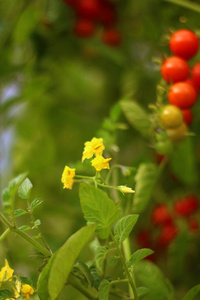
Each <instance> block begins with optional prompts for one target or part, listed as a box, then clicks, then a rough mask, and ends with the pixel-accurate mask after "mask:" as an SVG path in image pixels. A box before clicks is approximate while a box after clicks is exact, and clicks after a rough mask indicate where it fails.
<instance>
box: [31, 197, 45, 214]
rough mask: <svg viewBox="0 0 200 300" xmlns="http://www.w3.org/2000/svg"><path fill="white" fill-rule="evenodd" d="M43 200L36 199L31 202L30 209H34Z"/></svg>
mask: <svg viewBox="0 0 200 300" xmlns="http://www.w3.org/2000/svg"><path fill="white" fill-rule="evenodd" d="M42 202H43V200H42V199H34V200H33V201H32V202H31V204H30V209H31V211H33V210H34V209H35V208H36V207H37V206H38V205H40V204H41V203H42Z"/></svg>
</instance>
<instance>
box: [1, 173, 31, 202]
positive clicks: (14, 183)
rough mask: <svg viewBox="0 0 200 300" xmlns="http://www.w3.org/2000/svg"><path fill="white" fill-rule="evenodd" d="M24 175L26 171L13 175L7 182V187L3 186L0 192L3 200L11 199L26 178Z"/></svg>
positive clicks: (8, 200) (9, 200)
mask: <svg viewBox="0 0 200 300" xmlns="http://www.w3.org/2000/svg"><path fill="white" fill-rule="evenodd" d="M26 175H27V173H23V174H20V175H19V176H17V177H15V178H14V179H12V180H11V181H10V182H9V185H8V187H7V188H5V189H4V190H3V193H2V198H3V201H4V202H7V203H8V202H9V203H10V202H11V201H12V199H13V197H14V195H15V193H16V191H17V189H18V187H19V185H20V184H21V183H22V182H23V180H24V179H25V178H26Z"/></svg>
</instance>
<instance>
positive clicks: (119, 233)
mask: <svg viewBox="0 0 200 300" xmlns="http://www.w3.org/2000/svg"><path fill="white" fill-rule="evenodd" d="M138 217H139V215H128V216H125V217H123V218H122V219H120V220H119V221H118V222H117V224H116V225H115V228H114V235H115V239H116V241H117V242H119V243H122V242H123V241H124V240H125V239H126V238H127V237H128V236H129V234H130V233H131V231H132V229H133V227H134V225H135V224H136V222H137V220H138Z"/></svg>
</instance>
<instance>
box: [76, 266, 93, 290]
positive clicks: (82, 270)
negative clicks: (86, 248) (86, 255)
mask: <svg viewBox="0 0 200 300" xmlns="http://www.w3.org/2000/svg"><path fill="white" fill-rule="evenodd" d="M72 271H73V273H74V272H75V274H76V275H77V273H78V275H82V277H84V280H85V281H86V282H87V283H88V284H89V287H91V286H92V275H91V273H90V269H89V268H88V266H87V265H86V264H84V263H83V262H81V261H78V262H77V263H76V264H75V265H74V267H73V270H72ZM77 277H78V276H77ZM79 277H80V276H79Z"/></svg>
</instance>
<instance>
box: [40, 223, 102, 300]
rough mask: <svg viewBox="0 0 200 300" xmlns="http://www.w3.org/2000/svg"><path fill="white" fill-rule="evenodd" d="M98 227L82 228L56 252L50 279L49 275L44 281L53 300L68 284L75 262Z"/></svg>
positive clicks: (91, 225)
mask: <svg viewBox="0 0 200 300" xmlns="http://www.w3.org/2000/svg"><path fill="white" fill-rule="evenodd" d="M96 227H97V224H90V225H88V226H85V227H82V228H81V229H80V230H78V231H77V232H76V233H74V234H73V235H72V236H70V238H69V239H68V240H67V241H66V242H65V244H64V245H63V246H62V247H61V248H59V250H58V251H57V252H56V254H55V259H54V261H53V263H52V264H51V268H50V270H49V276H48V279H46V278H47V277H46V276H47V275H46V276H45V279H44V280H47V281H48V294H49V295H50V299H51V300H55V299H57V297H58V295H59V294H60V292H61V290H62V288H63V286H64V285H65V283H66V280H67V278H68V275H69V273H70V271H71V269H72V267H73V265H74V263H75V260H76V259H77V257H78V255H79V253H80V251H81V250H82V248H83V247H84V245H85V244H86V243H87V242H88V240H89V239H90V238H91V236H92V235H93V233H94V231H95V229H96ZM47 268H48V266H47ZM45 272H46V271H45Z"/></svg>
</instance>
